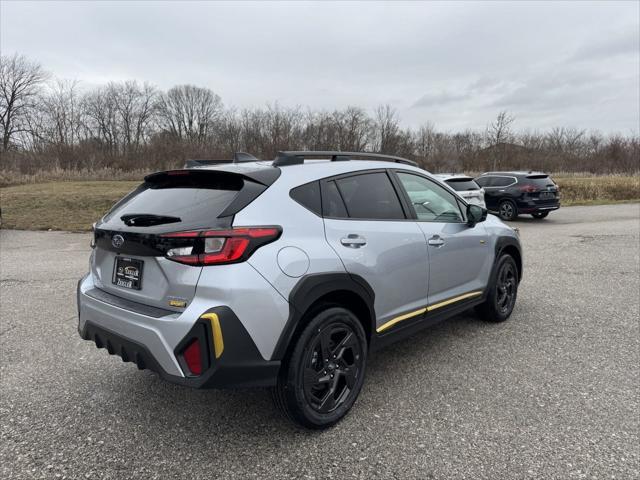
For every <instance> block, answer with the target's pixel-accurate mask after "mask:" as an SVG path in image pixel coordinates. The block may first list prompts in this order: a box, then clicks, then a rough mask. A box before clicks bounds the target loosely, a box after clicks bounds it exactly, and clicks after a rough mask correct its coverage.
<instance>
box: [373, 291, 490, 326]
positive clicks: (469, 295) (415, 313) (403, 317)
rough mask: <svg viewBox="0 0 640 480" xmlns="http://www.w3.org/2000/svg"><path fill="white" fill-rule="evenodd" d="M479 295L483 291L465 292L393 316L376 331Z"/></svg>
mask: <svg viewBox="0 0 640 480" xmlns="http://www.w3.org/2000/svg"><path fill="white" fill-rule="evenodd" d="M478 295H482V291H481V290H478V291H475V292H469V293H465V294H464V295H459V296H457V297H453V298H450V299H448V300H444V301H443V302H439V303H434V304H433V305H428V306H426V307H423V308H421V309H419V310H414V311H413V312H409V313H405V314H404V315H400V316H398V317H395V318H392V319H391V320H389V321H388V322H387V323H383V324H382V325H380V326H379V327H378V328H376V332H377V333H380V332H383V331H385V330H387V329H388V328H391V327H393V326H394V325H395V324H396V323H399V322H402V321H403V320H407V319H409V318H413V317H416V316H418V315H422V314H423V313H425V312H431V311H432V310H435V309H437V308H440V307H446V306H447V305H451V304H452V303H455V302H459V301H460V300H466V299H467V298H472V297H477V296H478Z"/></svg>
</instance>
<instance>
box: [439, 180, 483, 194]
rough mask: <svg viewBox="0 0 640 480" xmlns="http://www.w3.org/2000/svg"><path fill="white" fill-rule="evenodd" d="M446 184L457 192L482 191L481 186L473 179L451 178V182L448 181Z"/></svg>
mask: <svg viewBox="0 0 640 480" xmlns="http://www.w3.org/2000/svg"><path fill="white" fill-rule="evenodd" d="M446 182H447V183H448V184H449V186H450V187H451V188H453V189H454V190H455V191H456V192H463V191H465V190H478V189H480V186H479V185H478V184H477V183H476V182H475V181H474V180H473V178H450V179H449V180H446Z"/></svg>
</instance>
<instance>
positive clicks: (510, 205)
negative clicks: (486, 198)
mask: <svg viewBox="0 0 640 480" xmlns="http://www.w3.org/2000/svg"><path fill="white" fill-rule="evenodd" d="M498 215H499V216H500V218H501V219H502V220H504V221H506V222H510V221H511V220H515V219H516V218H517V217H518V207H517V206H516V204H515V203H514V202H512V201H511V200H503V201H501V202H500V205H499V206H498Z"/></svg>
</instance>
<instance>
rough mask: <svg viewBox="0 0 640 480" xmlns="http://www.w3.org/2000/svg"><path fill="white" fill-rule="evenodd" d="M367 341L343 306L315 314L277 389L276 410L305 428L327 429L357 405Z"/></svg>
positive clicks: (364, 365)
mask: <svg viewBox="0 0 640 480" xmlns="http://www.w3.org/2000/svg"><path fill="white" fill-rule="evenodd" d="M366 362H367V339H366V335H365V332H364V329H363V328H362V324H361V323H360V321H359V320H358V318H357V317H356V316H355V315H354V314H353V313H352V312H350V311H349V310H347V309H345V308H342V307H333V306H331V307H327V308H325V309H323V310H321V311H320V312H319V313H317V314H316V315H315V316H314V317H313V318H312V319H311V321H310V322H309V324H308V325H307V326H306V327H305V328H304V329H303V330H302V332H301V333H300V335H299V336H298V337H297V340H296V341H295V344H294V346H293V350H291V352H290V353H289V354H288V355H287V357H286V359H285V361H284V363H283V370H282V373H281V375H280V378H279V379H278V384H277V386H276V387H274V389H273V397H274V402H275V404H276V406H277V407H278V408H279V409H280V410H281V411H282V412H283V413H284V414H285V416H287V417H288V418H289V419H290V420H292V421H293V422H295V423H297V424H298V425H301V426H303V427H306V428H312V429H322V428H328V427H330V426H332V425H334V424H335V423H337V422H338V421H340V420H341V419H342V418H343V417H344V416H345V415H346V414H347V413H348V412H349V410H350V409H351V407H352V406H353V404H354V403H355V401H356V399H357V398H358V395H359V393H360V390H361V389H362V384H363V382H364V374H365V367H366Z"/></svg>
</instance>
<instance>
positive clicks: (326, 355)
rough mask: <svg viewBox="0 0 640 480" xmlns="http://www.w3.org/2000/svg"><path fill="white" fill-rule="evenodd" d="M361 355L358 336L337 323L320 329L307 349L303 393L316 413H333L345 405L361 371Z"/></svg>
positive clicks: (351, 329) (346, 326)
mask: <svg viewBox="0 0 640 480" xmlns="http://www.w3.org/2000/svg"><path fill="white" fill-rule="evenodd" d="M363 360H364V356H363V354H362V347H361V345H360V343H359V342H358V338H357V334H356V332H355V331H354V330H353V328H351V326H349V325H348V324H345V323H342V322H340V321H338V322H334V323H330V324H329V325H326V326H324V327H322V328H320V329H318V333H317V335H316V336H315V338H314V339H313V340H312V342H311V345H310V348H309V349H308V350H307V355H306V359H305V367H304V372H303V375H304V394H305V397H306V399H307V401H308V402H309V405H311V407H312V408H314V409H315V410H316V411H318V412H320V413H328V412H333V411H334V410H335V409H336V408H338V407H340V406H341V405H343V404H344V402H345V401H346V400H347V398H348V397H349V394H350V393H351V392H352V391H353V389H354V388H355V386H356V382H357V379H358V376H359V375H360V374H361V372H362V369H363V368H362V367H363V365H362V362H363Z"/></svg>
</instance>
